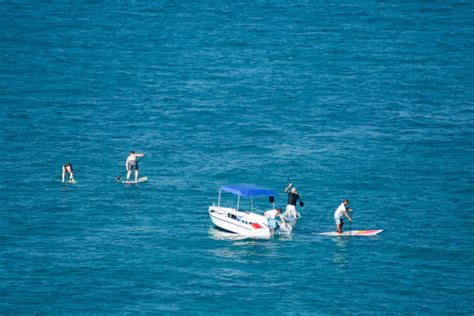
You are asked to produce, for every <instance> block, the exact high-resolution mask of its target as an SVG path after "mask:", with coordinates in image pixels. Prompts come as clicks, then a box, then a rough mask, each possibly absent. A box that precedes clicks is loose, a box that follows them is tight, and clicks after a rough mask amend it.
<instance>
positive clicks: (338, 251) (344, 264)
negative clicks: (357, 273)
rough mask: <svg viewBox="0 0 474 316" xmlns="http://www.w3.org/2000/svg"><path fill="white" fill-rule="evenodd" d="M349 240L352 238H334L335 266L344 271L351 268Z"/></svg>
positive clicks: (333, 255) (333, 258) (333, 253)
mask: <svg viewBox="0 0 474 316" xmlns="http://www.w3.org/2000/svg"><path fill="white" fill-rule="evenodd" d="M349 240H350V238H340V237H336V238H333V241H334V248H333V251H332V262H333V263H334V266H336V267H339V268H341V269H344V270H345V269H347V268H348V266H349V253H348V249H349Z"/></svg>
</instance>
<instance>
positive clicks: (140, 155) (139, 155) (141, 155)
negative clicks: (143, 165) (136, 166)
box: [136, 154, 145, 157]
mask: <svg viewBox="0 0 474 316" xmlns="http://www.w3.org/2000/svg"><path fill="white" fill-rule="evenodd" d="M136 155H137V157H143V156H145V154H136Z"/></svg>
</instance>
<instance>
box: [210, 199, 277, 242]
mask: <svg viewBox="0 0 474 316" xmlns="http://www.w3.org/2000/svg"><path fill="white" fill-rule="evenodd" d="M209 216H210V218H211V220H212V223H213V224H214V225H215V226H217V227H218V228H220V229H222V230H225V231H228V232H231V233H234V234H238V235H242V236H246V237H249V238H270V237H271V235H272V234H271V231H270V228H269V227H268V220H267V219H266V218H265V217H264V216H262V215H259V214H255V213H251V212H242V211H237V210H235V209H232V208H227V207H218V206H210V207H209Z"/></svg>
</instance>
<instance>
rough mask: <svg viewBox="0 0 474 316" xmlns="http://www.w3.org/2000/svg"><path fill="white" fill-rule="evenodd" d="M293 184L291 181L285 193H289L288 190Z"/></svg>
mask: <svg viewBox="0 0 474 316" xmlns="http://www.w3.org/2000/svg"><path fill="white" fill-rule="evenodd" d="M292 186H293V183H291V182H290V183H289V184H288V186H287V187H286V188H285V193H288V190H289V189H290V188H291V187H292Z"/></svg>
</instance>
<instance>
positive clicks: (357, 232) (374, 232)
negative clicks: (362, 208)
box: [319, 229, 383, 236]
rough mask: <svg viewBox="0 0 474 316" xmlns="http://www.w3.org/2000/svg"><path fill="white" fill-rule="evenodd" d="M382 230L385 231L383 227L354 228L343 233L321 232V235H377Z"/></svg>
mask: <svg viewBox="0 0 474 316" xmlns="http://www.w3.org/2000/svg"><path fill="white" fill-rule="evenodd" d="M381 232H383V229H378V230H376V229H371V230H353V231H345V232H342V234H338V233H336V232H326V233H320V234H319V235H322V236H375V235H377V234H379V233H381Z"/></svg>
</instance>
